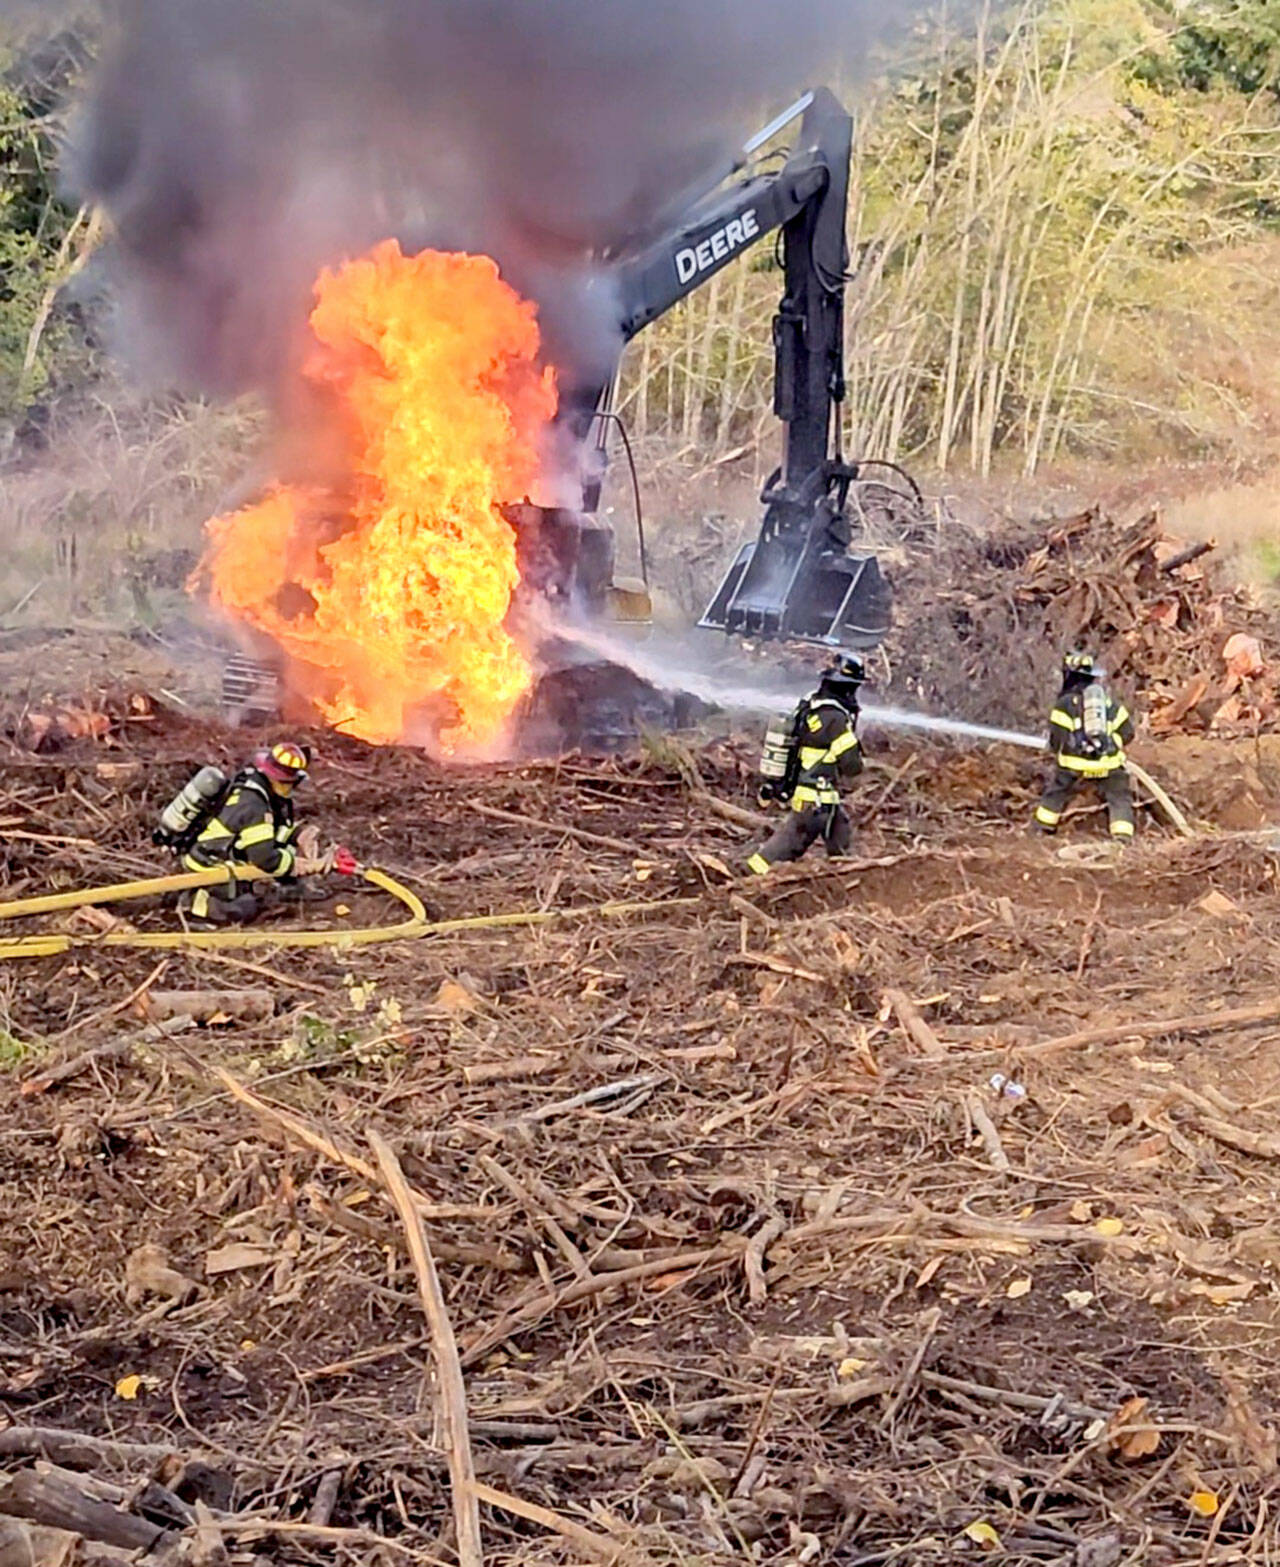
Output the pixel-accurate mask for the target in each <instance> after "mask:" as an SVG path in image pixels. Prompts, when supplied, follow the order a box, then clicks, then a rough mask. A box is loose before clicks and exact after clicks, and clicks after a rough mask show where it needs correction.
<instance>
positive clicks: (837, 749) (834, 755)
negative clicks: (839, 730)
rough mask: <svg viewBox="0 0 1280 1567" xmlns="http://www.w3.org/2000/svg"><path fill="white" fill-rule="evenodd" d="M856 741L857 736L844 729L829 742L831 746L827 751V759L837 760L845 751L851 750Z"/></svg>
mask: <svg viewBox="0 0 1280 1567" xmlns="http://www.w3.org/2000/svg"><path fill="white" fill-rule="evenodd" d="M857 743H858V740H857V737H856V736H855V735H854V734H853V733H852V731H851V730H848V729H846V730H845V732H844V733H843V734H842V735H837V736H836V738H835V739H834V740H833V741H832V742H831V746H830V748H829V750H828V751H827V760H828V761H829V762H835V761H838V760H839V759H840V757H842V756H843V755H844V753H845V752H846V751H852V750H853V748H854V746H855V745H857Z"/></svg>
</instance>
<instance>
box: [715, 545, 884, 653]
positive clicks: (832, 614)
mask: <svg viewBox="0 0 1280 1567" xmlns="http://www.w3.org/2000/svg"><path fill="white" fill-rule="evenodd" d="M891 606H892V596H891V594H890V590H889V584H888V583H887V582H886V581H885V579H884V576H883V575H882V573H881V571H880V563H879V561H878V560H877V559H876V557H875V556H874V555H871V554H868V553H854V552H849V551H845V552H842V553H840V552H836V551H834V550H830V549H823V550H814V549H813V548H812V547H811V546H810V543H809V541H808V540H806V539H805V538H804V537H799V538H797V537H795V536H794V535H791V536H787V535H783V534H774V535H773V536H772V537H767V536H762V537H761V539H760V541H759V543H757V544H745V545H743V547H742V549H741V550H739V552H738V555H737V558H736V559H735V560H734V562H733V565H732V566H730V568H729V570H728V572H727V573H726V574H725V577H724V580H723V582H721V584H720V587H719V589H718V590H717V592H716V594H715V597H714V598H713V599H712V600H711V603H710V604H709V605H708V606H707V609H706V612H705V613H704V614H703V616H702V619H701V620H700V621H699V622H698V624H699V625H700V626H705V627H711V628H713V629H715V630H717V631H730V632H734V633H735V634H737V635H738V636H745V637H764V638H794V639H795V640H796V641H801V642H822V643H829V644H831V645H832V646H836V647H846V648H856V649H867V648H873V647H876V646H878V645H879V644H880V642H882V641H883V640H884V636H885V633H886V632H887V631H888V629H889V624H890V613H891Z"/></svg>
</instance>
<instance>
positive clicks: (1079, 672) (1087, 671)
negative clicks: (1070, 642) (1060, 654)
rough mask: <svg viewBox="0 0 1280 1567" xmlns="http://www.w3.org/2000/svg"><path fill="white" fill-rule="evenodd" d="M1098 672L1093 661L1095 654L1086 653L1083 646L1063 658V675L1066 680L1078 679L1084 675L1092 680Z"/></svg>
mask: <svg viewBox="0 0 1280 1567" xmlns="http://www.w3.org/2000/svg"><path fill="white" fill-rule="evenodd" d="M1097 674H1098V670H1097V668H1096V666H1095V664H1094V661H1093V654H1092V653H1086V652H1085V651H1084V650H1083V649H1082V648H1075V649H1073V650H1072V651H1071V652H1070V653H1068V654H1066V656H1065V657H1064V658H1063V660H1062V677H1063V679H1064V680H1071V679H1078V678H1080V677H1082V676H1083V678H1084V679H1086V680H1092V679H1094V678H1095V676H1096V675H1097Z"/></svg>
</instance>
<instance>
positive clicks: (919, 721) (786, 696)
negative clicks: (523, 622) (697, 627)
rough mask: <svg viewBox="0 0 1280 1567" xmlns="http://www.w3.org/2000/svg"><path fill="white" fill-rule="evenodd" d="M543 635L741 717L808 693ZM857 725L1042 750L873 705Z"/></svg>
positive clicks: (673, 654)
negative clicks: (569, 644)
mask: <svg viewBox="0 0 1280 1567" xmlns="http://www.w3.org/2000/svg"><path fill="white" fill-rule="evenodd" d="M547 629H548V630H550V631H552V633H553V634H554V635H555V636H557V637H560V638H561V639H563V640H565V641H569V642H573V643H576V644H577V645H578V646H579V647H581V648H584V649H585V650H587V651H588V652H591V653H594V654H596V655H597V656H598V657H601V658H605V659H608V660H610V661H611V662H612V663H615V664H621V665H623V666H624V667H625V668H627V669H629V670H631V672H632V673H633V674H635V675H637V676H639V678H640V679H642V680H647V681H649V682H650V683H651V684H652V685H655V686H659V687H661V688H662V689H664V690H667V691H681V692H685V693H686V694H687V695H689V696H694V697H697V698H698V700H699V701H702V702H706V703H708V704H710V705H711V706H713V707H722V708H730V709H733V710H736V711H738V712H744V713H759V714H769V713H780V712H788V711H790V710H791V709H792V708H793V707H794V706H795V705H796V703H797V702H798V701H799V700H800V698H801V697H802V696H803V695H804V694H805V690H807V689H809V687H808V686H805V687H804V688H803V689H801V688H799V687H797V686H796V685H795V684H794V683H787V684H782V683H779V684H769V683H766V682H764V681H760V682H759V683H744V681H743V678H742V677H741V676H739V675H737V674H732V675H726V674H722V673H721V672H719V671H717V670H714V669H708V668H706V667H699V663H698V659H697V656H696V653H695V651H694V650H692V649H690V650H689V653H688V657H687V658H683V657H681V656H680V649H679V648H678V647H676V646H672V647H671V648H670V649H669V650H668V652H667V653H666V655H665V656H664V654H663V653H660V652H658V651H656V650H655V649H653V648H651V647H647V646H642V645H640V644H638V643H634V642H631V641H628V640H627V639H626V638H625V637H620V636H616V635H611V634H610V633H608V632H606V631H602V630H600V629H599V628H598V627H589V626H579V625H566V624H561V623H557V624H555V625H554V626H548V627H547ZM862 719H863V722H864V723H870V724H876V725H879V726H881V727H883V728H886V729H923V730H926V731H928V732H930V733H933V734H945V735H956V736H958V737H960V738H962V739H967V740H984V741H989V742H992V743H997V744H1003V745H1019V746H1024V747H1025V748H1026V749H1028V750H1032V751H1043V750H1044V749H1045V746H1046V742H1045V739H1044V736H1043V735H1033V734H1024V733H1023V732H1022V731H1020V730H1017V729H1000V728H996V727H993V726H992V725H989V724H973V723H970V722H969V721H968V720H967V719H963V718H942V717H937V716H935V715H934V714H932V713H916V712H912V711H911V710H910V709H909V708H903V707H882V706H880V705H879V704H877V703H874V702H866V703H863V704H862Z"/></svg>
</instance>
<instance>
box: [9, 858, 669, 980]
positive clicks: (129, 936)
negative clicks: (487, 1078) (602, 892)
mask: <svg viewBox="0 0 1280 1567" xmlns="http://www.w3.org/2000/svg"><path fill="white" fill-rule="evenodd" d="M265 874H266V873H265V872H263V871H259V870H257V869H255V868H254V867H253V866H249V865H237V866H234V867H227V866H214V867H212V868H211V869H209V870H207V871H190V872H186V873H183V874H181V875H176V876H158V877H154V878H153V879H151V880H150V881H132V882H120V883H117V884H116V885H114V886H110V887H87V888H83V889H81V890H79V891H77V892H58V893H49V894H47V895H46V896H44V897H39V898H20V899H17V900H16V901H14V902H10V903H0V920H6V919H25V918H28V917H30V916H31V915H34V914H49V913H53V912H56V911H57V910H60V909H74V908H84V907H85V906H86V905H89V904H99V903H119V902H122V901H124V900H125V899H127V898H144V897H149V896H152V895H153V894H156V893H165V892H182V891H184V890H185V889H187V888H189V887H212V886H217V885H218V884H219V883H221V882H225V881H228V880H229V879H230V878H231V876H232V875H234V876H235V878H236V880H237V881H247V880H251V879H253V878H255V877H262V876H264V875H265ZM356 874H357V875H359V876H360V877H362V878H363V879H364V880H365V881H366V882H368V883H369V885H370V886H371V887H377V888H378V889H379V890H380V891H382V892H387V893H390V894H391V896H392V897H393V898H396V899H398V900H399V902H400V903H402V904H403V905H404V907H405V908H406V909H407V910H408V912H409V917H408V919H405V920H401V921H400V923H399V924H397V925H374V926H366V927H363V928H360V929H356V930H252V929H251V930H162V931H133V930H122V931H116V930H111V931H107V932H106V933H105V934H99V933H97V932H93V933H86V934H85V935H79V934H73V933H71V932H69V931H51V932H49V933H48V934H43V935H33V936H15V937H13V939H12V940H10V941H0V962H5V961H7V960H9V959H11V958H46V957H56V956H57V955H58V954H59V953H63V952H69V951H71V950H72V949H73V948H75V947H151V948H156V947H160V948H175V947H194V948H197V949H203V950H205V951H209V950H217V949H219V948H227V947H232V948H235V947H333V948H335V949H337V950H338V951H340V952H341V951H345V950H346V949H347V948H349V947H367V946H372V945H374V944H375V943H379V942H386V941H416V940H418V939H419V938H420V937H423V936H442V935H448V934H451V933H453V932H457V931H464V930H484V929H487V928H492V927H512V926H527V925H544V924H550V923H551V922H553V921H555V920H560V919H581V918H583V917H585V916H589V915H595V916H598V917H601V918H618V917H625V916H626V915H630V914H644V913H648V912H649V911H651V910H656V909H671V908H680V907H685V906H689V905H692V904H695V903H697V901H698V900H697V899H696V898H670V899H667V900H665V901H657V902H652V901H651V902H648V903H601V904H596V905H594V906H592V907H590V908H581V909H539V910H528V911H526V910H516V911H514V912H512V913H509V914H480V915H472V916H468V917H465V918H461V919H452V920H436V921H430V920H428V919H427V911H426V909H425V908H424V907H423V905H422V900H421V899H420V898H419V897H418V896H417V894H416V893H414V892H411V891H410V890H409V888H408V887H405V886H403V885H402V884H401V883H400V882H398V881H396V880H395V879H394V878H393V877H391V876H388V875H387V873H386V872H385V871H379V870H374V869H373V868H371V867H365V866H361V867H359V869H358V870H357V872H356Z"/></svg>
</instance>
